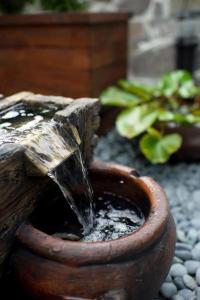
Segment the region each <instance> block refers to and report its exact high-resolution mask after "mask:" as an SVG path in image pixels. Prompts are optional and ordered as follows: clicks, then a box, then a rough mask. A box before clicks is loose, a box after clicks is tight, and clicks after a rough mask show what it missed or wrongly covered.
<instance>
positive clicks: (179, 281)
mask: <svg viewBox="0 0 200 300" xmlns="http://www.w3.org/2000/svg"><path fill="white" fill-rule="evenodd" d="M173 281H174V283H175V285H176V287H177V289H178V290H182V289H184V288H185V284H184V282H183V277H182V276H177V277H174V280H173Z"/></svg>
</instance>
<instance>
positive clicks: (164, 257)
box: [13, 215, 176, 300]
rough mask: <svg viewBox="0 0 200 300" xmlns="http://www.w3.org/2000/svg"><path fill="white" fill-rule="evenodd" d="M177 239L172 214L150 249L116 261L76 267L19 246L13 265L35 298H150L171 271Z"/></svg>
mask: <svg viewBox="0 0 200 300" xmlns="http://www.w3.org/2000/svg"><path fill="white" fill-rule="evenodd" d="M175 240H176V237H175V225H174V221H173V218H172V216H171V215H169V218H168V222H167V225H166V230H165V231H164V233H163V234H162V236H161V237H160V239H159V240H157V241H156V242H155V243H154V244H153V245H152V246H151V248H149V249H146V250H145V251H143V252H142V253H140V254H138V255H136V256H133V257H120V255H119V257H120V260H119V261H118V262H115V263H109V264H105V263H103V262H102V264H96V265H85V266H81V267H77V266H72V265H67V264H64V263H61V262H57V261H53V260H50V259H48V258H45V257H41V256H39V255H37V254H35V253H33V252H31V251H29V250H27V249H25V248H23V247H19V248H18V249H17V251H16V253H15V255H14V257H13V266H14V271H15V274H16V277H17V279H18V281H19V283H20V285H22V286H23V288H24V289H25V290H26V291H27V293H28V294H29V295H31V297H32V298H33V299H40V300H45V299H49V300H50V299H51V300H56V299H73V298H83V299H96V298H99V297H102V298H101V299H118V300H123V299H130V300H150V299H152V298H153V297H154V296H155V295H156V293H157V292H158V290H159V288H160V286H161V284H162V282H163V280H164V278H165V276H166V275H167V273H168V271H169V268H170V265H171V262H172V258H173V253H174V246H175ZM110 255H112V249H111V253H110Z"/></svg>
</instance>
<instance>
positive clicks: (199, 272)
mask: <svg viewBox="0 0 200 300" xmlns="http://www.w3.org/2000/svg"><path fill="white" fill-rule="evenodd" d="M196 281H197V284H198V285H200V267H199V268H198V269H197V271H196Z"/></svg>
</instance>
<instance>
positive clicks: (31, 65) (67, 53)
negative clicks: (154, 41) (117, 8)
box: [0, 13, 129, 97]
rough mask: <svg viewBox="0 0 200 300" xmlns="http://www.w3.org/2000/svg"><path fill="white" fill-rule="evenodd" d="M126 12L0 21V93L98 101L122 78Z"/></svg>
mask: <svg viewBox="0 0 200 300" xmlns="http://www.w3.org/2000/svg"><path fill="white" fill-rule="evenodd" d="M128 18H129V14H128V13H60V14H54V13H52V14H41V15H16V16H1V17H0V92H1V93H3V94H4V95H10V94H12V93H16V92H19V91H22V90H28V91H32V92H36V93H43V94H54V95H56V94H57V95H63V96H70V97H82V96H90V97H97V96H99V93H100V92H101V91H102V90H103V89H104V88H105V87H107V86H108V85H111V84H113V83H115V82H116V81H117V80H118V79H119V78H123V77H125V76H126V61H127V23H128Z"/></svg>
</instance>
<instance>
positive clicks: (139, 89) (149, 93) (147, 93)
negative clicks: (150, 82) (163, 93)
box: [118, 80, 156, 101]
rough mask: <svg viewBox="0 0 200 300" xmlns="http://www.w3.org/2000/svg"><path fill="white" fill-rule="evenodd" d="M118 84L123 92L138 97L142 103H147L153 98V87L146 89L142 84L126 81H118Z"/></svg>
mask: <svg viewBox="0 0 200 300" xmlns="http://www.w3.org/2000/svg"><path fill="white" fill-rule="evenodd" d="M118 84H119V86H120V87H121V88H123V89H124V90H125V91H127V92H129V93H131V94H133V95H135V96H137V97H140V98H141V99H142V100H144V101H149V100H151V99H152V97H153V96H154V92H155V91H156V89H155V88H154V87H147V86H145V85H143V84H139V83H135V82H132V81H128V80H119V81H118Z"/></svg>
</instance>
